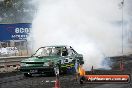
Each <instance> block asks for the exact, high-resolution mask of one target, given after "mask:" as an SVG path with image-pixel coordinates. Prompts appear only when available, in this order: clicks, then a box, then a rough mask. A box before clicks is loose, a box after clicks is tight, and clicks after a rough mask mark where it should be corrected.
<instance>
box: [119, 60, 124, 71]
mask: <svg viewBox="0 0 132 88" xmlns="http://www.w3.org/2000/svg"><path fill="white" fill-rule="evenodd" d="M123 70H124V64H123V61H122V60H121V62H120V71H123Z"/></svg>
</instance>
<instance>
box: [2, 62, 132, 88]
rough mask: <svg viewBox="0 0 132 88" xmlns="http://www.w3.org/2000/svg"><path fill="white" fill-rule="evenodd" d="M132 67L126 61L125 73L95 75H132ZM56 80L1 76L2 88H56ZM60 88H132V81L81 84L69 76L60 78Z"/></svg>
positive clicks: (16, 73)
mask: <svg viewBox="0 0 132 88" xmlns="http://www.w3.org/2000/svg"><path fill="white" fill-rule="evenodd" d="M116 63H117V62H116ZM117 64H119V63H117ZM117 64H116V65H117ZM131 67H132V63H131V61H126V62H125V71H123V72H121V71H115V70H110V71H105V70H95V71H94V74H131V75H132V68H131ZM116 68H117V66H116ZM88 73H90V72H88ZM131 79H132V77H131ZM55 80H56V78H55V77H46V76H45V77H44V76H34V77H24V76H23V74H21V73H20V72H14V73H6V74H0V88H54V84H55ZM60 86H61V88H132V81H131V82H130V83H127V84H94V83H93V84H89V83H84V84H79V83H78V82H77V81H76V80H75V76H74V75H67V76H61V77H60Z"/></svg>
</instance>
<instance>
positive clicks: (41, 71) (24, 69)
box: [20, 67, 54, 74]
mask: <svg viewBox="0 0 132 88" xmlns="http://www.w3.org/2000/svg"><path fill="white" fill-rule="evenodd" d="M20 71H21V72H22V73H37V74H44V73H51V72H54V67H20Z"/></svg>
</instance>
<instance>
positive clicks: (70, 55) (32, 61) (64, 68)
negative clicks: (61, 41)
mask: <svg viewBox="0 0 132 88" xmlns="http://www.w3.org/2000/svg"><path fill="white" fill-rule="evenodd" d="M76 63H78V64H84V61H83V55H82V54H78V53H77V52H76V51H75V50H74V49H73V48H72V47H71V46H45V47H40V48H39V49H38V50H37V51H36V53H35V54H33V55H32V56H31V57H30V58H28V59H25V60H22V61H21V67H20V71H21V72H22V73H24V76H26V77H28V76H32V75H33V74H52V75H53V74H64V73H67V72H68V71H69V72H75V64H76Z"/></svg>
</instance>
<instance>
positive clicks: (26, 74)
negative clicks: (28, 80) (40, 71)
mask: <svg viewBox="0 0 132 88" xmlns="http://www.w3.org/2000/svg"><path fill="white" fill-rule="evenodd" d="M24 76H25V77H32V74H30V73H24Z"/></svg>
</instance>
